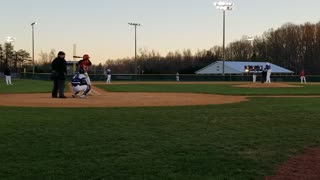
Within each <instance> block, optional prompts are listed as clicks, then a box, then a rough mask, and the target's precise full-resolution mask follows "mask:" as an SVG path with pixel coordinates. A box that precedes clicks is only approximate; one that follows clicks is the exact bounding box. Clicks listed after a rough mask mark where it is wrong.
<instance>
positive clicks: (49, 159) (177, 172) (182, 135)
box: [0, 80, 320, 180]
mask: <svg viewBox="0 0 320 180" xmlns="http://www.w3.org/2000/svg"><path fill="white" fill-rule="evenodd" d="M93 89H94V93H93V95H92V96H90V97H89V98H88V99H73V98H68V99H51V98H50V96H51V95H50V91H51V82H46V81H32V80H18V81H14V86H5V85H4V84H2V85H0V137H1V138H0V179H68V180H69V179H108V180H109V179H111V180H112V179H117V180H118V179H123V180H131V179H132V180H141V179H147V180H153V179H172V180H176V179H181V180H186V179H192V180H193V179H195V180H209V179H210V180H211V179H227V180H229V179H231V180H232V179H235V180H238V179H245V180H246V179H272V180H273V179H299V178H300V179H301V177H304V178H308V179H320V172H319V169H320V130H319V128H320V121H319V117H320V111H319V106H320V101H319V100H320V98H319V97H320V84H316V83H315V84H307V85H300V84H287V83H274V84H271V85H266V84H264V85H261V84H250V83H212V82H203V83H199V82H188V83H171V82H166V83H159V82H134V83H127V82H122V83H115V84H112V85H105V84H103V83H95V86H94V88H93ZM67 95H68V96H70V95H71V94H70V93H68V94H67Z"/></svg>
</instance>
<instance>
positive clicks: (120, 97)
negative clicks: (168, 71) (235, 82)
mask: <svg viewBox="0 0 320 180" xmlns="http://www.w3.org/2000/svg"><path fill="white" fill-rule="evenodd" d="M66 95H67V96H68V97H69V98H67V99H52V98H51V94H48V93H42V94H0V99H1V101H0V106H11V107H12V106H14V107H149V106H155V107H159V106H192V105H213V104H230V103H240V102H244V101H248V99H247V98H246V97H244V96H223V95H210V94H193V93H118V92H117V93H111V92H105V91H104V90H101V89H99V88H97V87H94V88H93V96H89V97H88V98H87V99H80V98H71V93H66Z"/></svg>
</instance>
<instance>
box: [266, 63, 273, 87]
mask: <svg viewBox="0 0 320 180" xmlns="http://www.w3.org/2000/svg"><path fill="white" fill-rule="evenodd" d="M266 69H267V82H266V83H271V72H272V69H271V66H270V64H269V63H267V65H266Z"/></svg>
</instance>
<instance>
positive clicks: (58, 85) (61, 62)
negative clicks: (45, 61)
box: [51, 51, 67, 98]
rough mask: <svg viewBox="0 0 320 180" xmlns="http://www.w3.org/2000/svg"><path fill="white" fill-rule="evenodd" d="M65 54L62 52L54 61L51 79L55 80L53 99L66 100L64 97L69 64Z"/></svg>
mask: <svg viewBox="0 0 320 180" xmlns="http://www.w3.org/2000/svg"><path fill="white" fill-rule="evenodd" d="M65 55H66V54H65V53H64V52H62V51H60V52H59V54H58V57H57V58H55V59H54V60H53V61H52V64H51V68H52V75H51V79H52V80H53V90H52V98H58V90H59V98H66V96H65V95H64V86H65V80H66V75H67V62H66V60H65Z"/></svg>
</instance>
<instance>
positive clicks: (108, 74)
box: [106, 69, 112, 84]
mask: <svg viewBox="0 0 320 180" xmlns="http://www.w3.org/2000/svg"><path fill="white" fill-rule="evenodd" d="M106 73H107V84H111V75H112V74H111V69H108V70H107V72H106Z"/></svg>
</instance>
